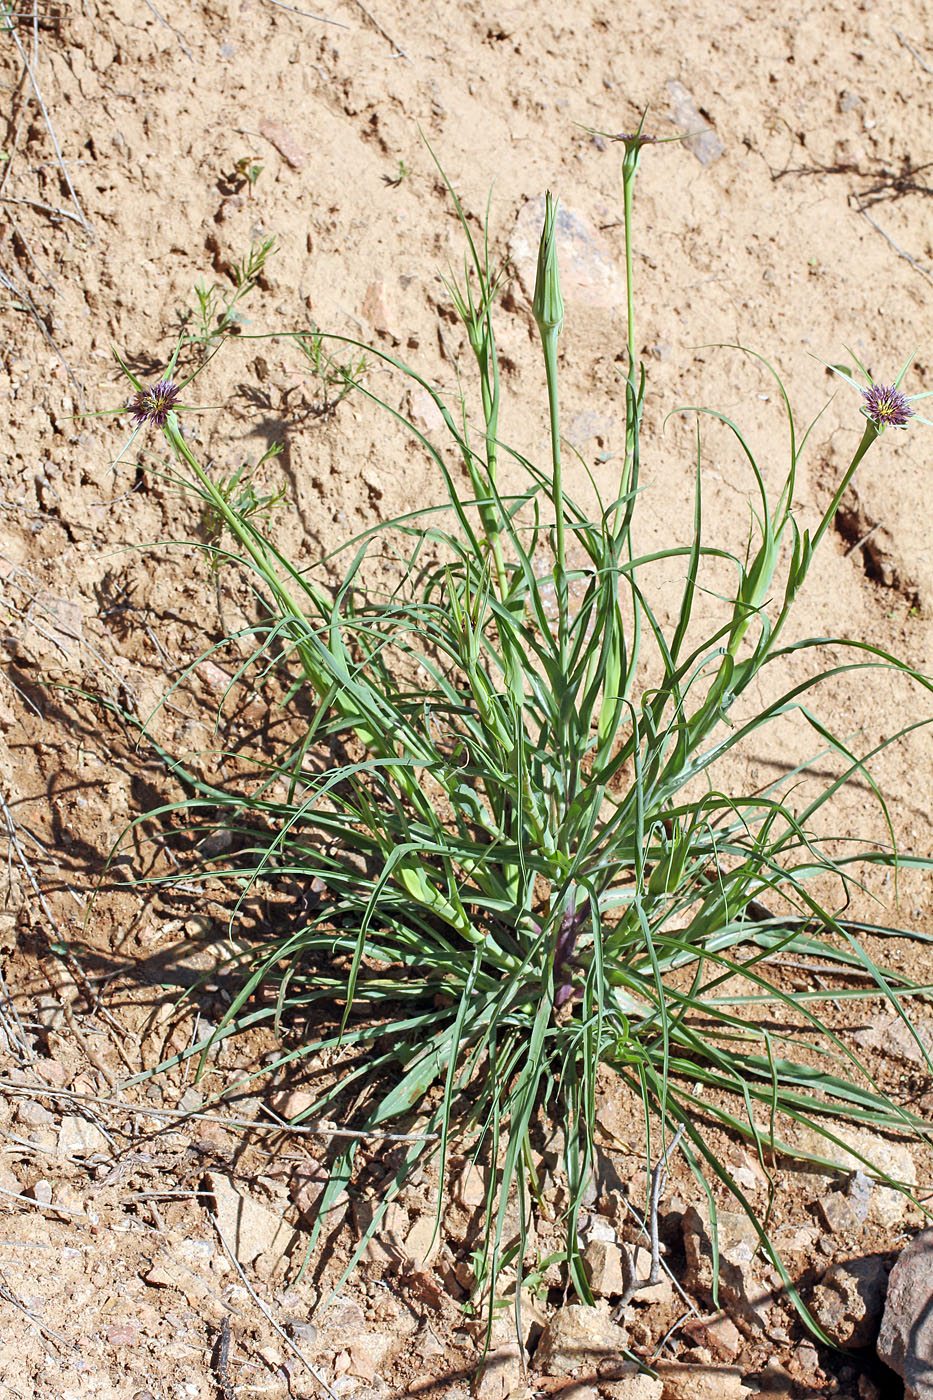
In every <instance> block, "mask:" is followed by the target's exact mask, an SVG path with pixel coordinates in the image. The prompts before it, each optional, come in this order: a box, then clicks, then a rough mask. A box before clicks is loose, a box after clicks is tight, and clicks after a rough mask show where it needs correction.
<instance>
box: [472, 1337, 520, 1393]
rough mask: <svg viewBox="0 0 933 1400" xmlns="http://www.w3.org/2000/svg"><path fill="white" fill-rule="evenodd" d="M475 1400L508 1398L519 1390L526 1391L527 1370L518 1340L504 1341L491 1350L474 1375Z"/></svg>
mask: <svg viewBox="0 0 933 1400" xmlns="http://www.w3.org/2000/svg"><path fill="white" fill-rule="evenodd" d="M471 1388H472V1392H473V1395H474V1397H475V1400H508V1397H509V1396H510V1395H512V1394H514V1393H515V1391H517V1390H522V1391H524V1390H525V1389H526V1386H525V1372H524V1366H523V1357H522V1349H521V1347H520V1346H519V1344H518V1342H504V1343H503V1344H502V1345H501V1346H498V1347H496V1348H495V1349H494V1350H493V1351H490V1352H489V1354H488V1355H487V1356H486V1358H485V1360H484V1361H483V1363H482V1365H481V1366H480V1367H479V1369H478V1370H477V1372H476V1375H475V1376H474V1377H473V1385H472V1387H471Z"/></svg>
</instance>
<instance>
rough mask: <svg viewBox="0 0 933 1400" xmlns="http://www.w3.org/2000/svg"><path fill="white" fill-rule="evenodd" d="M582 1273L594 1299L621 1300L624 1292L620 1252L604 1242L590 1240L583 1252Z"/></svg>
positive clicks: (617, 1247)
mask: <svg viewBox="0 0 933 1400" xmlns="http://www.w3.org/2000/svg"><path fill="white" fill-rule="evenodd" d="M583 1271H584V1273H585V1274H586V1281H587V1283H588V1284H589V1285H590V1288H591V1289H592V1290H593V1296H594V1297H595V1298H621V1296H622V1294H623V1293H624V1292H625V1278H624V1276H623V1273H622V1251H621V1249H620V1248H619V1246H618V1245H617V1244H611V1243H609V1242H607V1241H606V1240H590V1242H589V1244H588V1245H587V1246H586V1249H585V1250H584V1251H583Z"/></svg>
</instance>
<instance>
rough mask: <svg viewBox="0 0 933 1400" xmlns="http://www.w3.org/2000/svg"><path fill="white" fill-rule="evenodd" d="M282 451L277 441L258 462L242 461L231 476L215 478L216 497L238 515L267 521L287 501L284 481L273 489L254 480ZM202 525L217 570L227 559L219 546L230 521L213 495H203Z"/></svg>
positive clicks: (213, 566) (238, 516)
mask: <svg viewBox="0 0 933 1400" xmlns="http://www.w3.org/2000/svg"><path fill="white" fill-rule="evenodd" d="M281 451H282V444H281V443H280V442H275V443H273V444H272V446H271V447H269V448H268V449H267V450H266V451H265V452H264V453H263V454H262V456H261V457H260V458H259V461H258V462H256V464H255V465H253V463H251V462H241V463H240V465H239V466H238V467H237V469H236V471H234V472H231V473H230V475H229V476H226V477H221V476H215V477H213V478H212V479H213V482H214V487H215V490H216V492H217V497H218V498H219V499H220V500H222V501H223V502H224V504H225V505H226V506H227V508H228V510H229V511H230V512H231V513H232V514H233V515H235V516H237V518H238V519H240V520H261V521H262V522H263V524H266V525H267V524H268V523H269V520H270V518H271V516H272V514H273V512H274V511H275V509H276V507H277V506H279V505H281V504H282V502H283V501H284V499H285V490H286V488H285V484H284V482H283V483H282V484H281V485H280V486H278V487H277V488H276V489H275V490H274V491H265V492H259V491H257V489H256V484H255V480H254V477H255V474H256V472H257V471H259V469H260V467H262V465H263V464H264V463H265V462H268V461H270V460H271V459H272V458H273V457H278V456H279V455H280V453H281ZM201 528H202V532H203V534H204V537H205V539H206V541H207V543H208V545H209V546H210V548H211V551H212V553H211V568H212V569H213V570H215V571H216V570H217V569H219V568H220V567H221V565H222V564H223V561H224V555H223V553H222V551H220V550H219V549H218V546H219V544H220V542H221V540H222V539H223V537H224V533H225V531H226V529H227V524H226V516H225V515H224V514H223V513H222V512H221V511H220V510H218V508H217V506H216V505H215V503H214V500H213V499H203V498H202V512H201Z"/></svg>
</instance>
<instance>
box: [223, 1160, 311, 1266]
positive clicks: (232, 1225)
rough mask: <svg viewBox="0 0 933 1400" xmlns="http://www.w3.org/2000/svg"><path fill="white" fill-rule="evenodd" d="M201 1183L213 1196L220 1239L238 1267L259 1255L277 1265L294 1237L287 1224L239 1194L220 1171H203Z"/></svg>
mask: <svg viewBox="0 0 933 1400" xmlns="http://www.w3.org/2000/svg"><path fill="white" fill-rule="evenodd" d="M204 1184H205V1186H206V1187H207V1189H208V1190H209V1191H210V1192H211V1193H212V1195H213V1197H214V1204H215V1206H216V1208H217V1220H218V1223H219V1225H220V1228H221V1231H222V1232H223V1236H224V1239H225V1240H226V1242H227V1245H228V1246H229V1248H230V1249H232V1250H233V1252H234V1254H235V1255H236V1257H237V1259H239V1261H240V1263H241V1264H251V1263H253V1261H254V1260H256V1259H258V1258H259V1256H260V1255H266V1256H268V1262H269V1263H270V1264H273V1263H277V1262H278V1260H280V1259H281V1258H282V1256H283V1254H286V1253H287V1252H288V1251H289V1249H290V1248H291V1247H292V1245H293V1244H294V1242H295V1240H296V1239H297V1238H298V1235H297V1232H296V1231H295V1230H293V1229H292V1227H291V1226H290V1225H289V1224H288V1223H287V1221H285V1220H283V1219H282V1217H281V1216H279V1215H276V1214H275V1213H274V1212H273V1211H271V1210H267V1209H266V1207H265V1206H262V1205H260V1204H259V1202H258V1201H254V1200H252V1198H251V1197H249V1196H246V1195H241V1194H240V1193H239V1191H237V1190H236V1188H235V1187H234V1185H233V1182H232V1181H231V1180H230V1178H229V1177H228V1176H224V1175H223V1173H222V1172H206V1173H205V1176H204Z"/></svg>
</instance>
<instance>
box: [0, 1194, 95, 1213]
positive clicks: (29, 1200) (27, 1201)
mask: <svg viewBox="0 0 933 1400" xmlns="http://www.w3.org/2000/svg"><path fill="white" fill-rule="evenodd" d="M0 1196H6V1197H8V1198H9V1199H10V1200H11V1201H18V1202H19V1204H20V1205H21V1206H32V1207H33V1208H34V1209H35V1210H48V1211H51V1212H52V1214H53V1215H70V1216H73V1217H74V1219H75V1220H88V1221H90V1219H91V1217H90V1216H89V1215H88V1213H87V1211H84V1210H71V1209H70V1207H69V1206H55V1205H52V1204H51V1202H49V1203H46V1202H45V1201H37V1200H35V1199H34V1198H33V1197H32V1196H22V1195H20V1193H19V1192H18V1191H8V1190H7V1189H6V1187H5V1186H0Z"/></svg>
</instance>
